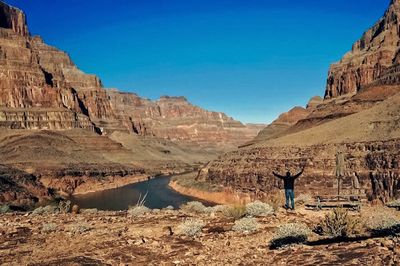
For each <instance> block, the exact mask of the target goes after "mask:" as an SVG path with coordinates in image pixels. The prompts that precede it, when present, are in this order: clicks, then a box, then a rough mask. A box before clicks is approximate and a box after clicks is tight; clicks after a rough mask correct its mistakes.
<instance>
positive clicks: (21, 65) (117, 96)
mask: <svg viewBox="0 0 400 266" xmlns="http://www.w3.org/2000/svg"><path fill="white" fill-rule="evenodd" d="M0 77H1V79H0V128H5V129H39V130H41V129H49V130H65V129H73V128H83V129H87V130H91V131H96V132H98V133H100V134H109V133H112V132H113V131H126V132H130V133H132V134H137V135H140V136H149V137H158V138H165V139H171V140H176V141H188V142H193V143H197V144H205V145H222V146H224V145H226V146H228V147H236V146H237V145H239V144H240V143H243V142H245V141H247V140H250V139H251V138H253V137H254V136H255V135H256V134H257V132H258V131H259V130H260V129H261V128H262V127H260V126H247V125H244V124H242V123H240V122H239V121H236V120H234V119H232V118H230V117H228V116H226V115H225V114H224V113H219V112H210V111H207V110H204V109H201V108H199V107H197V106H194V105H192V104H190V103H189V102H188V101H187V100H186V99H185V98H183V97H168V96H165V97H161V98H160V99H159V100H157V101H150V100H147V99H143V98H141V97H139V96H137V95H136V94H134V93H124V92H119V91H118V90H110V89H104V88H103V87H102V83H101V81H100V79H99V78H98V77H96V76H94V75H88V74H85V73H83V72H82V71H80V70H79V69H78V68H77V67H76V65H75V64H74V63H73V62H72V60H71V59H70V57H69V56H68V55H67V54H66V53H65V52H62V51H60V50H58V49H56V48H54V47H51V46H49V45H47V44H45V43H44V42H43V40H42V39H41V38H40V37H38V36H35V37H32V36H31V35H30V34H29V31H28V26H27V23H26V18H25V14H24V13H23V12H22V11H21V10H19V9H17V8H14V7H11V6H9V5H7V4H5V3H3V2H0Z"/></svg>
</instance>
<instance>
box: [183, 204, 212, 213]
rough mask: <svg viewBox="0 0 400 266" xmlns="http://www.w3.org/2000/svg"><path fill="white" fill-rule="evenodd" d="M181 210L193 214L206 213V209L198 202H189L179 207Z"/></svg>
mask: <svg viewBox="0 0 400 266" xmlns="http://www.w3.org/2000/svg"><path fill="white" fill-rule="evenodd" d="M181 209H182V210H183V211H186V212H194V213H205V212H207V207H206V206H204V204H203V203H201V202H199V201H190V202H188V203H186V204H184V205H182V206H181Z"/></svg>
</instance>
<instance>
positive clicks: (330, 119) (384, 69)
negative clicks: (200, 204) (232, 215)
mask: <svg viewBox="0 0 400 266" xmlns="http://www.w3.org/2000/svg"><path fill="white" fill-rule="evenodd" d="M399 15H400V1H399V0H394V1H392V2H391V4H390V6H389V8H388V11H386V13H385V15H384V17H383V18H382V19H381V20H380V21H379V22H378V23H377V24H376V25H375V26H374V27H373V28H372V29H370V30H369V31H367V32H366V33H365V34H364V36H363V38H362V39H361V40H360V41H358V42H357V43H356V44H355V45H354V46H353V51H352V52H350V53H348V54H347V55H345V56H344V58H343V59H342V60H341V62H340V63H338V64H334V65H333V66H332V67H331V70H330V72H329V78H328V81H327V89H326V93H325V99H324V100H323V101H321V100H320V99H317V98H314V99H312V101H311V102H310V103H309V105H308V108H307V109H308V110H310V112H308V114H307V113H306V112H304V109H303V112H298V113H300V114H303V115H302V116H301V115H300V116H293V117H296V119H293V120H292V122H293V123H286V124H285V123H282V122H290V121H284V120H285V119H283V118H285V117H287V116H288V115H289V116H290V114H291V113H292V112H293V111H294V110H295V109H294V110H292V111H291V112H289V113H286V114H283V115H282V116H281V117H280V118H279V119H277V120H276V121H275V122H274V123H272V124H271V125H270V126H268V127H267V128H266V129H265V130H263V131H262V132H261V133H260V134H259V136H258V137H257V138H256V139H255V140H254V141H253V142H252V144H253V145H251V146H247V147H244V148H241V149H239V150H238V151H236V152H232V153H227V154H225V155H224V156H221V157H220V158H219V159H218V160H214V161H212V162H210V163H209V164H208V165H207V166H206V167H204V168H203V169H202V170H201V171H200V172H199V175H198V179H200V180H208V181H210V182H213V183H216V184H223V185H225V186H227V187H232V188H234V189H235V190H237V191H239V192H248V193H250V194H251V195H253V196H255V197H263V196H265V195H267V194H268V193H269V192H270V191H271V190H273V189H277V188H281V187H282V184H281V181H280V180H277V179H276V178H275V177H274V176H273V175H272V171H280V172H281V173H282V174H284V173H285V172H286V171H287V170H290V171H291V172H292V173H294V172H297V171H300V170H301V168H302V167H303V166H306V171H305V172H304V174H303V176H302V177H301V178H300V179H299V180H298V183H297V186H298V189H297V190H298V191H299V192H300V193H311V194H314V195H320V196H324V195H336V194H337V193H338V180H337V178H336V176H335V167H336V155H337V154H338V153H339V152H341V153H343V154H344V156H345V164H346V165H345V169H346V170H345V176H344V177H343V180H341V183H342V190H341V193H344V194H360V195H364V196H366V197H368V198H369V199H371V200H373V199H380V200H381V201H386V200H388V199H389V198H391V197H400V186H399V184H400V157H399V143H400V130H399V125H400V117H399V113H400V94H399V93H400V80H399V79H398V70H399V69H400V68H399V67H398V66H397V64H398V55H397V53H398V50H399V48H400V46H399V45H400V42H399V38H400V37H399V36H400V35H399V32H398V28H399V21H398V19H399V18H400V17H399ZM307 109H306V110H307ZM295 113H296V112H295ZM297 118H298V119H297ZM281 124H283V125H284V126H281V128H278V130H276V128H277V127H278V126H280V125H281Z"/></svg>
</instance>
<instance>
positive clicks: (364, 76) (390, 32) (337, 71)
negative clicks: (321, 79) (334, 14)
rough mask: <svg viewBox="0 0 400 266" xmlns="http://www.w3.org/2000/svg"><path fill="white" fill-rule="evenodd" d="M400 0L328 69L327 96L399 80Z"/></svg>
mask: <svg viewBox="0 0 400 266" xmlns="http://www.w3.org/2000/svg"><path fill="white" fill-rule="evenodd" d="M399 26H400V1H399V0H393V1H391V3H390V6H389V8H388V9H387V11H386V12H385V14H384V16H383V17H382V18H381V19H380V20H379V21H378V22H377V23H376V24H375V25H374V26H373V27H372V28H371V29H369V30H368V31H366V32H365V33H364V35H363V36H362V38H361V39H360V40H359V41H357V42H356V43H355V44H354V45H353V48H352V50H351V51H350V52H348V53H347V54H346V55H345V56H344V57H343V58H342V60H341V61H340V62H338V63H336V64H333V65H332V66H331V68H330V70H329V75H328V81H327V87H326V92H325V98H327V99H328V98H335V97H338V96H341V95H346V94H354V93H356V92H358V91H360V90H361V89H362V88H363V87H365V86H368V85H371V84H372V83H380V84H394V83H398V82H399V80H400V69H399V67H398V64H399V62H400V61H399V60H400V57H399V53H398V48H399V47H398V44H399V41H400V31H399Z"/></svg>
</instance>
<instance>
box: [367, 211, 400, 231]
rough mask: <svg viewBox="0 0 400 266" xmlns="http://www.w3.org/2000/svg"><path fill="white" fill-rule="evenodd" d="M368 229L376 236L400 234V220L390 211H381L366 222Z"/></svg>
mask: <svg viewBox="0 0 400 266" xmlns="http://www.w3.org/2000/svg"><path fill="white" fill-rule="evenodd" d="M366 227H367V229H368V230H369V231H370V232H371V233H372V235H375V236H396V235H399V234H400V220H399V219H398V218H397V217H395V216H394V215H393V214H390V213H385V212H383V213H379V214H375V215H374V216H372V217H370V218H369V219H368V220H367V222H366Z"/></svg>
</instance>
